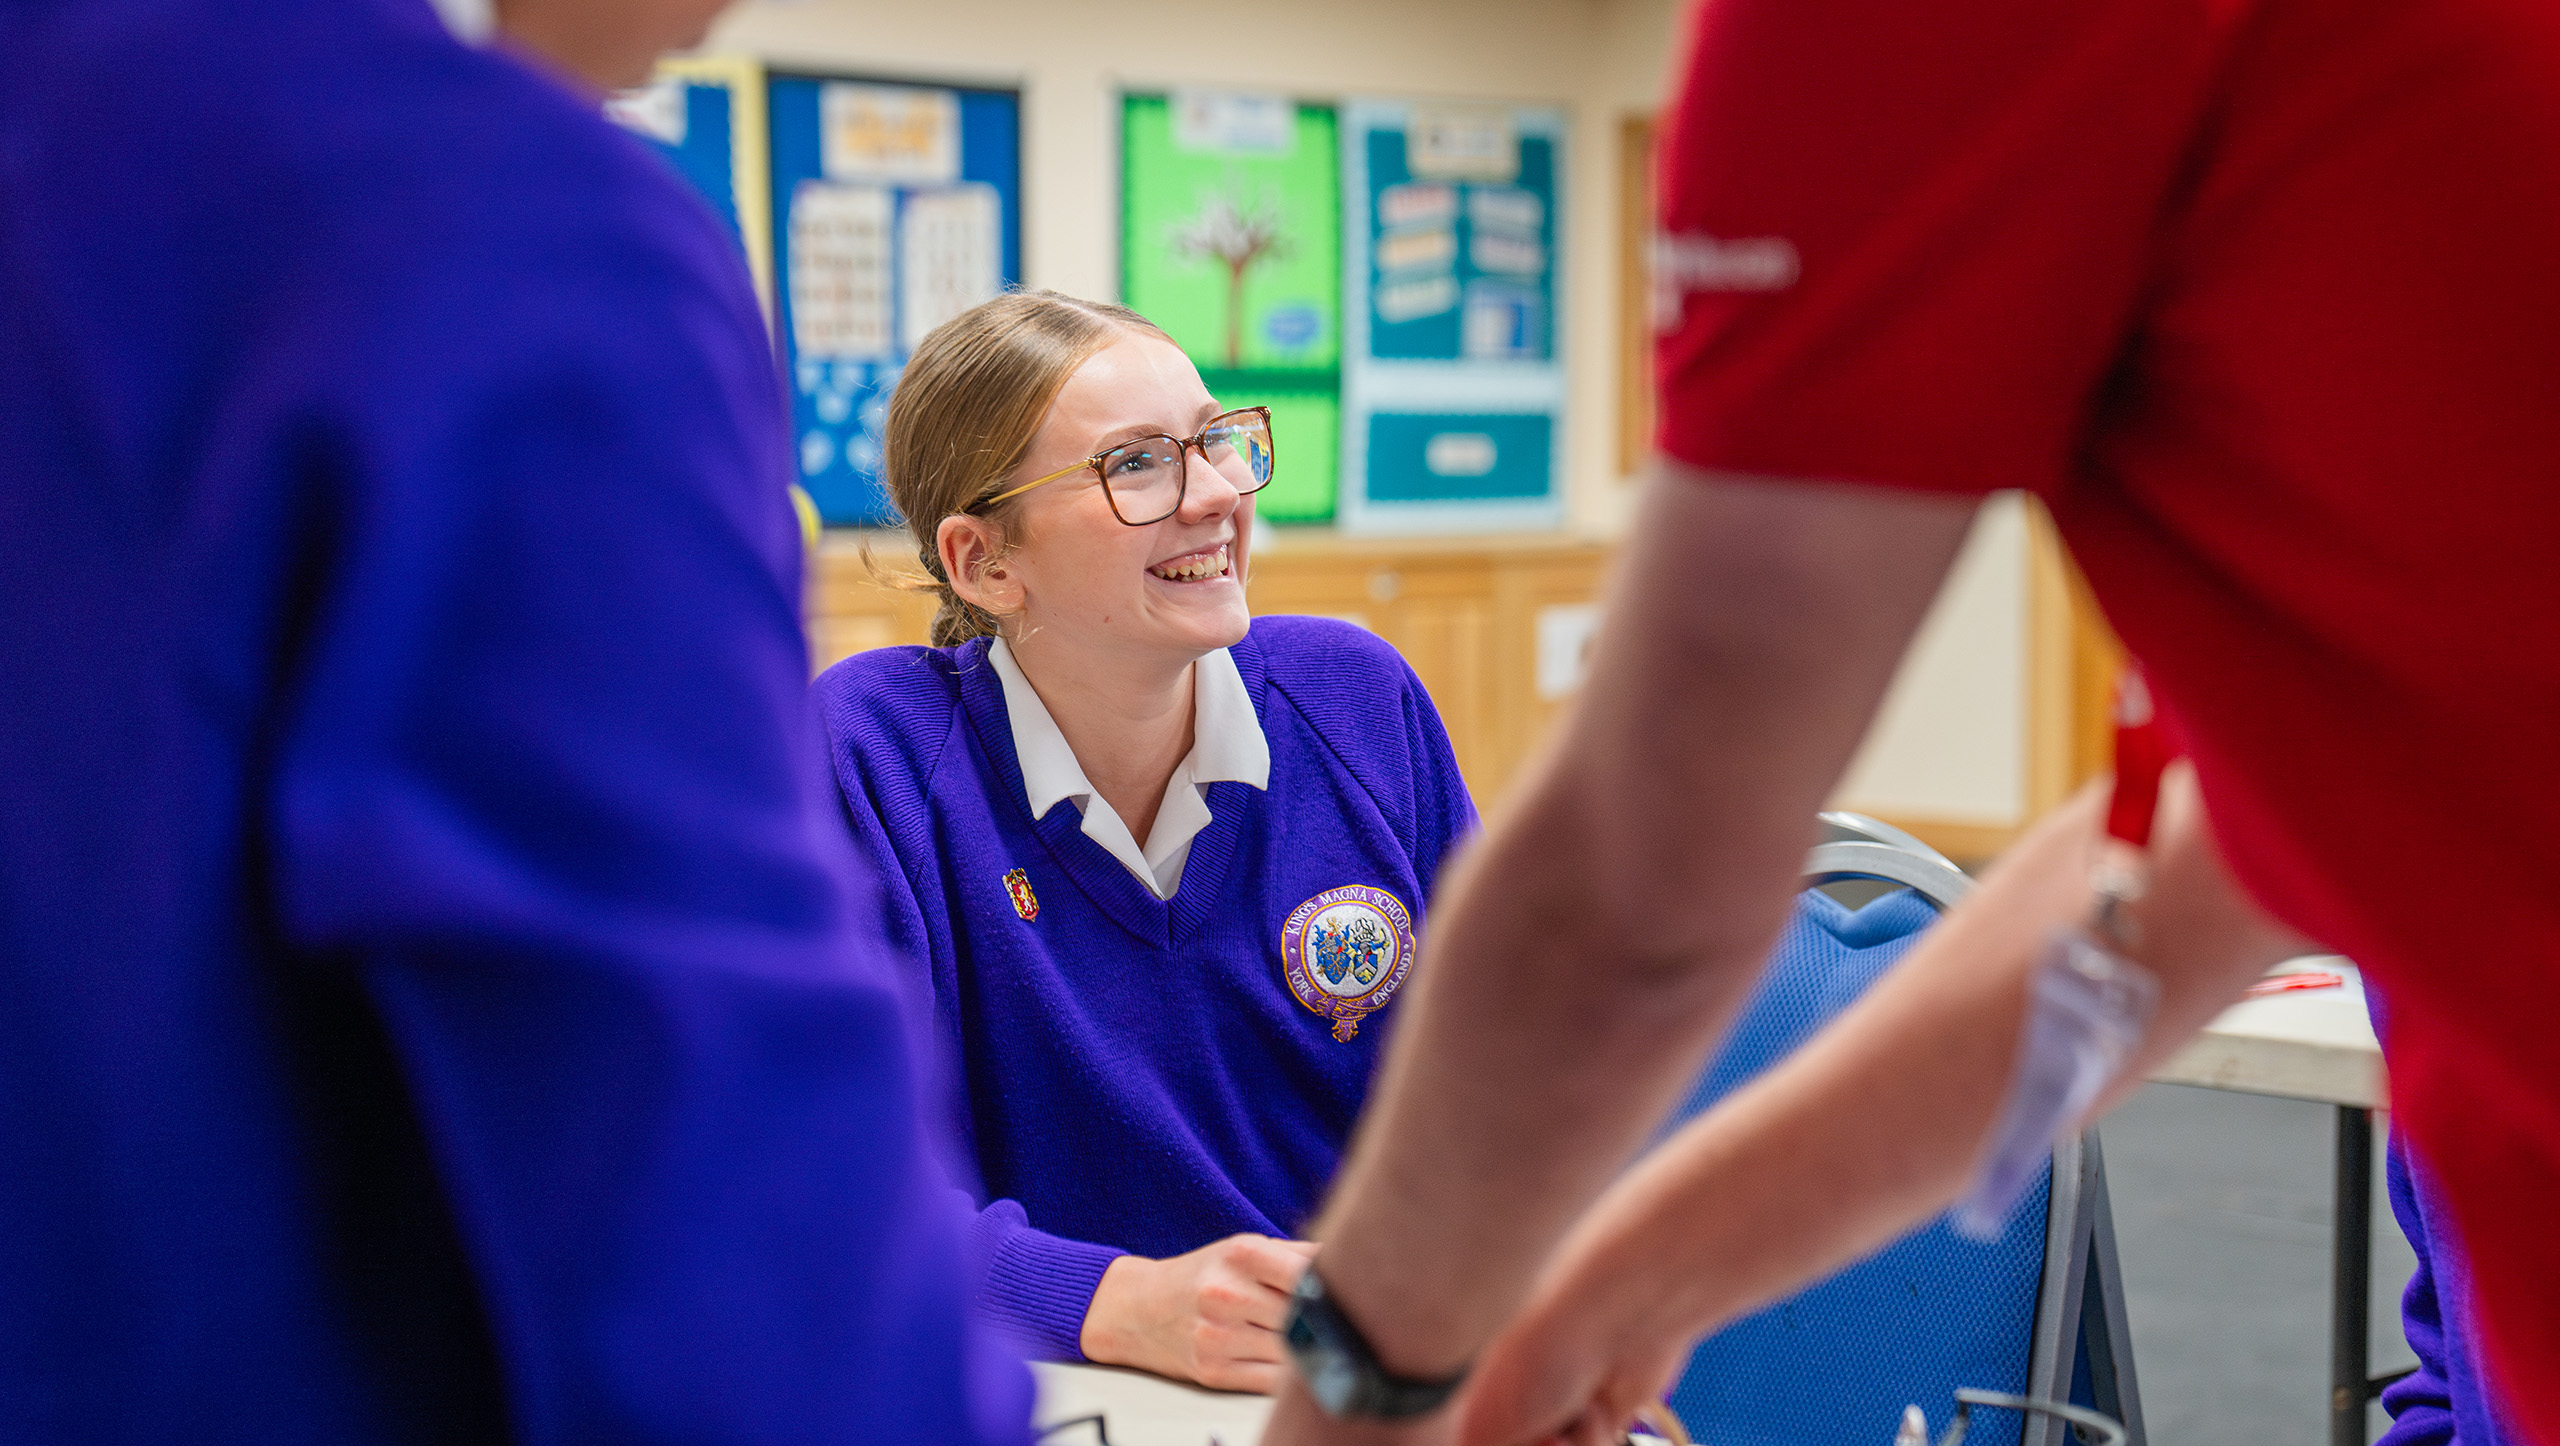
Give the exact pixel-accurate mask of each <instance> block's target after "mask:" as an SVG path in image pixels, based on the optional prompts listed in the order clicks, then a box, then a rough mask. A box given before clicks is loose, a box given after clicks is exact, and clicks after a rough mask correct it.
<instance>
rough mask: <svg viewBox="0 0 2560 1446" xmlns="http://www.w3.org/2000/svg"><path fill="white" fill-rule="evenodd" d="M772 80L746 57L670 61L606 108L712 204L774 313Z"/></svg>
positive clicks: (612, 99)
mask: <svg viewBox="0 0 2560 1446" xmlns="http://www.w3.org/2000/svg"><path fill="white" fill-rule="evenodd" d="M764 84H765V81H764V67H763V66H761V65H759V64H757V63H756V62H755V61H753V60H748V59H745V58H743V57H737V56H699V57H686V58H682V59H675V60H662V61H660V62H658V68H657V73H656V75H655V76H654V77H653V78H652V79H651V80H650V82H649V83H648V84H647V85H644V86H641V87H640V88H638V89H636V90H626V91H621V92H618V93H616V94H614V95H612V96H609V97H607V98H606V100H605V104H604V112H605V116H606V118H607V119H609V120H611V121H613V122H614V123H615V124H617V125H619V126H621V127H622V128H623V129H625V130H627V131H629V132H631V133H632V134H633V135H636V136H638V137H640V138H641V139H642V140H643V141H646V142H647V143H648V144H649V147H650V149H652V150H654V151H656V152H657V153H658V154H659V155H661V156H663V157H665V158H666V161H667V163H668V164H669V165H672V166H674V167H675V168H676V172H677V174H679V175H681V176H683V177H684V178H685V180H686V181H688V182H690V183H691V184H692V186H693V188H694V189H695V190H696V191H698V192H700V193H701V195H702V198H703V200H705V201H706V202H708V203H710V206H711V210H712V213H713V214H714V215H716V216H718V217H719V218H720V221H721V223H722V224H723V225H725V226H727V227H728V228H729V234H730V235H731V236H733V237H735V238H737V241H738V246H739V249H740V250H741V251H743V252H744V253H745V254H746V258H747V270H748V272H749V273H750V274H751V275H753V276H754V278H755V283H756V297H757V299H758V300H759V301H761V302H762V303H763V304H764V308H765V314H766V315H767V316H771V315H772V314H773V237H772V233H771V231H770V229H769V228H770V225H771V218H770V216H769V214H768V210H767V207H766V203H765V187H766V185H767V181H768V177H767V162H766V157H765V118H764V103H765V94H764Z"/></svg>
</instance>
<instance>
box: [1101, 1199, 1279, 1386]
mask: <svg viewBox="0 0 2560 1446" xmlns="http://www.w3.org/2000/svg"><path fill="white" fill-rule="evenodd" d="M1315 1253H1316V1247H1315V1245H1314V1244H1313V1243H1312V1242H1309V1241H1304V1240H1275V1239H1273V1238H1272V1237H1270V1236H1268V1235H1231V1236H1228V1237H1227V1238H1226V1239H1224V1240H1221V1241H1218V1242H1216V1243H1214V1244H1211V1245H1204V1246H1202V1247H1200V1248H1199V1249H1198V1250H1195V1251H1192V1252H1191V1253H1190V1254H1188V1255H1177V1256H1174V1257H1173V1258H1172V1259H1170V1260H1149V1259H1147V1258H1146V1257H1144V1256H1138V1255H1124V1256H1121V1257H1120V1258H1119V1259H1118V1260H1115V1261H1113V1262H1111V1267H1110V1268H1109V1269H1108V1270H1105V1271H1104V1272H1103V1273H1102V1284H1101V1285H1099V1286H1098V1287H1096V1288H1095V1290H1094V1292H1093V1304H1092V1305H1090V1306H1088V1307H1086V1309H1085V1316H1084V1334H1083V1339H1082V1342H1081V1343H1082V1345H1083V1347H1084V1354H1085V1358H1086V1359H1087V1360H1091V1361H1097V1362H1100V1363H1102V1364H1104V1365H1113V1366H1136V1367H1137V1368H1138V1369H1140V1370H1144V1371H1153V1372H1155V1373H1156V1374H1157V1375H1159V1376H1170V1377H1172V1378H1174V1379H1175V1380H1181V1381H1196V1382H1198V1383H1199V1384H1201V1385H1203V1386H1207V1387H1210V1388H1211V1389H1213V1390H1220V1391H1259V1392H1261V1393H1263V1394H1265V1395H1268V1394H1270V1393H1271V1392H1272V1391H1274V1390H1276V1389H1278V1387H1279V1384H1280V1376H1281V1362H1282V1361H1283V1360H1284V1359H1285V1355H1284V1352H1283V1348H1282V1346H1281V1342H1280V1327H1281V1325H1282V1324H1283V1323H1284V1322H1285V1321H1286V1320H1287V1319H1288V1314H1289V1292H1290V1291H1291V1290H1293V1289H1295V1288H1296V1286H1297V1284H1298V1277H1299V1276H1300V1275H1301V1274H1303V1273H1304V1272H1305V1270H1306V1268H1307V1262H1308V1261H1310V1260H1313V1259H1314V1258H1315Z"/></svg>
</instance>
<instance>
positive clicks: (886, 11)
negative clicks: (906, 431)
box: [706, 0, 2027, 826]
mask: <svg viewBox="0 0 2560 1446" xmlns="http://www.w3.org/2000/svg"><path fill="white" fill-rule="evenodd" d="M1684 9H1685V6H1684V5H1683V4H1682V3H1681V0H1291V3H1288V4H1284V5H1272V4H1269V3H1267V0H1079V3H1074V4H1060V3H1056V0H1045V3H1035V0H924V3H908V4H894V3H882V0H788V3H777V0H750V3H746V4H742V5H740V6H739V7H738V8H736V9H735V10H733V11H731V12H730V13H729V15H728V16H727V17H726V18H725V19H724V20H723V21H722V23H721V24H720V26H719V27H718V29H717V30H715V31H714V33H713V35H712V37H711V39H710V42H709V44H708V46H707V47H706V49H708V50H711V51H714V52H721V53H733V54H747V55H754V56H757V57H760V58H762V59H763V60H765V61H766V62H767V63H769V64H773V65H778V66H785V67H789V66H801V67H806V68H809V69H813V70H843V71H848V72H853V73H860V74H872V75H880V76H886V77H892V78H909V79H917V80H942V81H957V82H974V83H981V84H996V85H1006V86H1016V87H1019V88H1020V90H1021V92H1022V101H1023V241H1024V246H1023V270H1024V280H1025V281H1026V282H1027V283H1029V284H1030V285H1033V286H1045V287H1054V288H1056V289H1058V290H1061V291H1066V292H1070V293H1074V294H1077V295H1084V296H1096V297H1112V296H1116V295H1117V292H1118V288H1119V236H1118V234H1117V227H1118V217H1119V201H1118V194H1119V192H1118V174H1117V171H1118V143H1117V141H1118V138H1117V125H1118V115H1119V107H1118V97H1119V95H1120V94H1121V93H1122V92H1123V91H1125V90H1131V89H1142V90H1162V89H1168V88H1172V87H1175V86H1180V85H1186V84H1202V85H1211V86H1228V87H1234V88H1239V89H1261V90H1272V91H1280V92H1284V93H1289V94H1294V95H1297V96H1300V97H1302V98H1306V99H1315V100H1326V99H1338V98H1341V97H1344V96H1350V95H1361V94H1374V95H1389V96H1401V95H1430V96H1449V97H1454V98H1470V99H1488V100H1517V101H1536V102H1544V103H1549V104H1555V105H1560V106H1563V107H1565V108H1566V110H1567V112H1568V113H1569V115H1570V116H1571V120H1572V128H1573V138H1572V146H1571V151H1570V157H1571V164H1570V167H1569V169H1568V170H1567V172H1566V176H1565V187H1566V197H1567V199H1566V202H1565V211H1566V215H1567V217H1568V220H1567V231H1566V235H1565V238H1564V262H1565V267H1566V276H1565V279H1564V288H1563V294H1564V304H1565V308H1566V322H1565V331H1564V334H1563V337H1562V342H1563V357H1564V361H1565V365H1566V369H1567V374H1568V377H1569V379H1570V380H1569V405H1568V415H1567V418H1566V456H1567V469H1568V478H1569V486H1570V489H1571V497H1572V512H1573V517H1574V521H1575V525H1576V529H1577V530H1578V531H1581V532H1585V533H1589V534H1594V535H1600V536H1612V535H1615V534H1617V533H1618V532H1619V531H1621V530H1622V529H1623V527H1624V526H1625V522H1626V517H1627V513H1628V504H1629V502H1630V500H1631V498H1632V496H1633V493H1634V490H1635V489H1634V487H1633V485H1632V479H1628V478H1624V477H1621V476H1620V475H1619V471H1618V464H1617V441H1616V429H1617V399H1618V386H1619V378H1618V336H1617V326H1618V250H1619V244H1620V242H1619V236H1618V213H1619V195H1618V163H1619V162H1618V155H1617V145H1618V130H1619V123H1620V121H1621V120H1622V119H1624V118H1625V117H1626V116H1629V115H1633V114H1640V113H1645V112H1650V111H1652V110H1654V109H1656V108H1657V107H1658V106H1659V105H1660V103H1661V99H1662V97H1663V95H1664V93H1665V91H1666V89H1667V87H1668V84H1669V81H1670V66H1671V64H1672V59H1673V55H1672V52H1673V48H1674V44H1675V41H1676V39H1677V30H1678V28H1679V23H1680V15H1681V13H1682V11H1683V10H1684ZM2026 579H2027V546H2026V532H2025V523H2024V521H2023V517H2022V515H2021V513H2020V510H2019V509H2018V508H2017V507H2016V506H2015V505H2014V503H1997V504H1994V506H1993V507H1991V508H1990V509H1988V510H1987V511H1986V513H1985V516H1984V518H1983V521H1982V522H1981V524H1980V525H1979V526H1978V527H1977V529H1976V531H1975V534H1974V536H1973V538H1972V539H1971V541H1970V542H1969V544H1968V546H1967V549H1966V552H1965V555H1964V557H1963V559H1962V561H1961V562H1960V563H1959V565H1958V569H1957V573H1956V576H1955V578H1954V579H1953V580H1952V581H1951V583H1950V585H1949V587H1948V589H1947V592H1946V594H1945V595H1944V596H1943V597H1942V598H1940V599H1939V602H1938V604H1937V607H1936V609H1935V611H1934V612H1933V613H1932V614H1931V617H1930V621H1929V623H1928V625H1927V627H1926V628H1925V630H1924V631H1923V634H1922V636H1921V639H1920V642H1919V644H1918V645H1917V646H1916V647H1915V649H1914V651H1913V653H1912V656H1911V658H1910V659H1909V660H1908V662H1907V663H1906V664H1905V667H1904V669H1903V672H1902V675H1901V677H1900V678H1899V679H1898V680H1897V682H1896V683H1895V685H1894V689H1893V692H1892V695H1891V697H1890V699H1889V701H1888V703H1887V705H1886V708H1885V711H1884V714H1883V716H1882V718H1881V719H1880V721H1879V725H1878V727H1877V729H1876V730H1875V733H1874V735H1873V736H1872V737H1870V739H1869V740H1868V742H1867V745H1866V747H1865V749H1864V751H1862V753H1861V754H1860V755H1859V758H1858V762H1857V764H1856V766H1855V767H1854V768H1853V770H1852V772H1851V774H1850V777H1849V779H1848V781H1847V782H1846V784H1845V785H1844V787H1843V789H1842V793H1841V798H1842V801H1843V802H1844V804H1846V805H1847V806H1851V807H1857V808H1862V809H1865V810H1867V811H1869V812H1876V813H1882V814H1888V815H1892V816H1894V817H1896V818H1901V819H1921V820H1946V821H1951V822H1961V823H1969V824H1987V825H1993V826H2001V825H2006V824H2011V823H2015V822H2018V821H2020V820H2021V819H2022V817H2023V815H2024V812H2025V808H2026V742H2025V740H2026V716H2027V715H2026V707H2027V704H2026V698H2027V685H2026V679H2025V662H2026V631H2027V602H2026V594H2027V582H2026Z"/></svg>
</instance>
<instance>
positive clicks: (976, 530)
mask: <svg viewBox="0 0 2560 1446" xmlns="http://www.w3.org/2000/svg"><path fill="white" fill-rule="evenodd" d="M933 544H934V551H935V552H936V553H937V554H939V555H940V556H941V558H942V574H943V576H945V577H947V578H949V579H951V590H952V591H953V592H955V593H957V594H959V596H960V600H961V601H962V602H965V603H967V604H969V605H970V606H971V607H974V608H976V609H978V610H979V611H980V612H984V613H993V614H995V615H996V616H998V617H1002V616H1003V615H1005V614H1006V613H1010V612H1018V611H1020V610H1021V607H1022V580H1021V579H1020V578H1018V577H1015V576H1013V570H1012V569H1010V568H1008V567H1006V566H1005V565H1004V554H1005V542H1004V537H1003V534H1001V533H1000V532H998V531H997V530H996V528H995V526H994V524H992V523H990V522H988V521H987V520H986V519H985V518H983V517H967V516H958V515H955V516H951V517H946V518H944V519H942V525H941V526H939V527H937V528H935V529H934V534H933Z"/></svg>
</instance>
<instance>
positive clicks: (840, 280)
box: [788, 181, 893, 360]
mask: <svg viewBox="0 0 2560 1446" xmlns="http://www.w3.org/2000/svg"><path fill="white" fill-rule="evenodd" d="M892 199H893V198H892V197H891V195H890V193H889V192H887V191H885V190H883V189H881V188H879V187H877V186H840V185H830V184H828V183H826V182H823V181H807V182H803V183H802V184H801V186H800V188H799V189H798V190H797V191H795V192H793V193H792V196H791V248H790V257H791V266H790V272H791V274H790V276H789V278H788V282H789V286H790V292H791V338H792V341H793V343H794V344H795V345H796V346H797V347H798V348H799V354H800V355H801V356H803V357H845V358H852V359H856V360H864V359H881V358H886V357H887V356H888V355H889V311H890V292H889V217H890V211H891V207H892Z"/></svg>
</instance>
